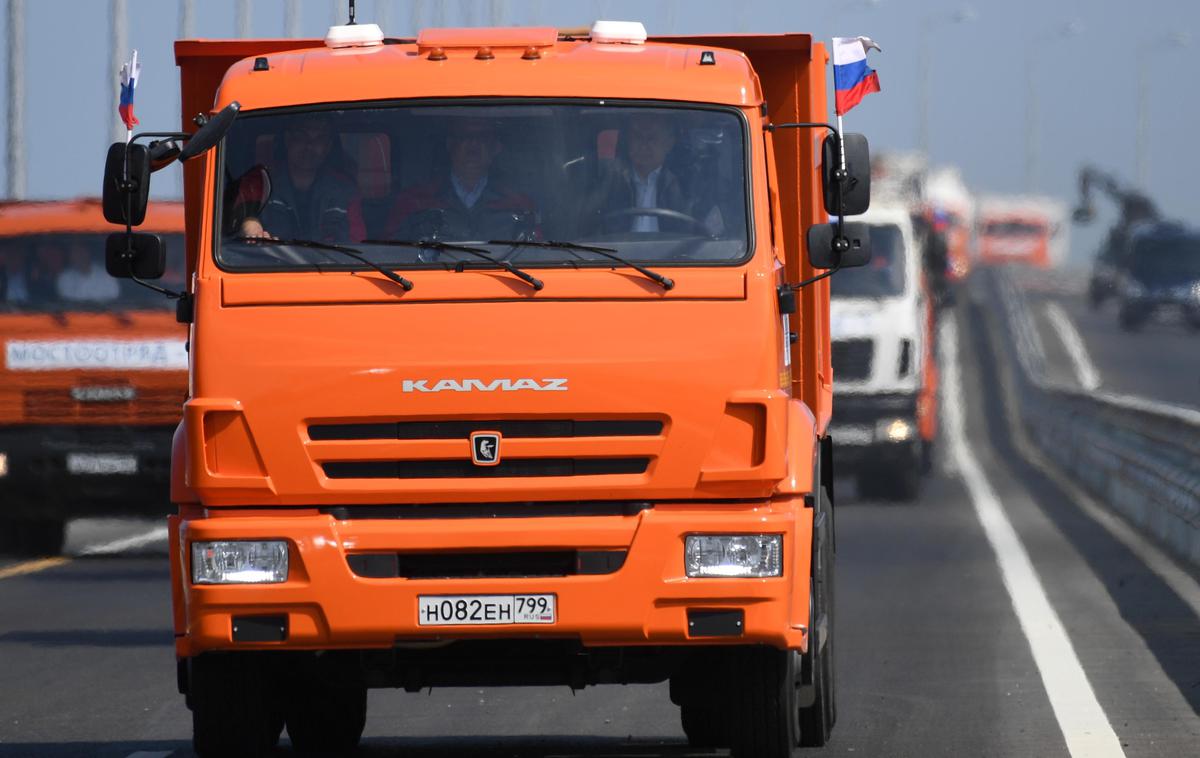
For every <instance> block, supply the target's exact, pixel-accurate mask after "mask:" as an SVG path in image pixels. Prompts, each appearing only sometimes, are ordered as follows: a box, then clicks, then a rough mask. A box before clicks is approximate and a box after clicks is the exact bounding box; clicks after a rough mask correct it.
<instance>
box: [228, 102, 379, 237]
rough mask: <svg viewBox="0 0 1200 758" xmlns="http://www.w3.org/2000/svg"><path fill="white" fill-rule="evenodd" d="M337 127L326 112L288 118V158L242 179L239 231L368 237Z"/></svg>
mask: <svg viewBox="0 0 1200 758" xmlns="http://www.w3.org/2000/svg"><path fill="white" fill-rule="evenodd" d="M337 143H338V140H337V136H336V135H335V134H334V132H333V125H332V124H331V122H330V120H329V117H328V116H327V115H326V114H324V113H306V114H301V115H299V116H295V117H293V118H291V119H289V121H288V125H287V126H286V127H285V129H284V131H283V150H282V151H281V152H282V160H279V161H278V165H272V166H271V168H270V170H268V169H266V168H264V167H263V166H261V165H259V166H255V167H253V168H251V169H250V170H249V171H247V172H246V173H245V174H244V175H243V176H242V177H241V178H240V179H239V180H238V182H237V195H236V197H235V198H234V201H233V214H232V216H233V220H234V229H235V231H234V233H235V234H237V235H239V236H243V237H258V238H266V239H306V240H316V241H318V242H357V241H359V240H362V239H363V238H364V237H365V236H366V231H365V225H364V223H363V216H362V200H361V197H360V196H359V194H358V189H357V187H356V186H355V184H354V180H353V179H352V178H351V177H350V176H349V175H348V174H347V173H346V172H345V170H344V169H343V168H342V164H343V163H345V155H344V154H343V153H342V151H341V149H340V148H338V147H337Z"/></svg>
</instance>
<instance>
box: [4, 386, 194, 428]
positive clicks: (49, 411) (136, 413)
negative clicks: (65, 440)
mask: <svg viewBox="0 0 1200 758" xmlns="http://www.w3.org/2000/svg"><path fill="white" fill-rule="evenodd" d="M186 399H187V393H186V392H185V391H184V390H183V389H182V388H181V389H139V390H137V394H136V395H135V397H134V398H133V399H131V400H124V399H118V400H115V401H105V402H89V401H83V402H81V401H79V400H76V399H75V397H74V396H73V395H72V392H71V389H70V388H67V387H55V388H51V389H30V390H26V391H25V393H24V411H25V418H26V419H27V420H28V421H34V422H44V421H51V422H61V423H71V422H89V421H121V422H131V423H132V422H139V421H170V420H175V419H178V418H179V417H180V416H182V415H183V403H184V401H185V400H186Z"/></svg>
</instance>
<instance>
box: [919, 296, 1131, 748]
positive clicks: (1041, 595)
mask: <svg viewBox="0 0 1200 758" xmlns="http://www.w3.org/2000/svg"><path fill="white" fill-rule="evenodd" d="M940 343H941V346H942V350H943V359H944V360H943V367H942V371H943V372H944V373H943V376H944V379H945V388H946V394H945V397H944V400H945V408H944V414H945V419H946V429H945V432H946V437H947V442H948V447H949V452H950V456H951V458H952V459H953V460H954V462H955V465H956V466H957V468H958V472H959V475H960V476H961V477H962V480H963V484H964V485H965V486H966V488H967V492H968V494H969V495H970V497H971V503H972V505H973V506H974V508H975V514H976V516H977V517H978V519H979V523H980V524H981V525H982V526H983V530H984V533H985V534H986V535H987V538H988V542H989V543H990V544H991V546H992V550H993V552H994V553H995V554H996V563H997V564H998V565H999V566H1000V573H1001V576H1002V577H1003V580H1004V586H1005V588H1006V589H1007V590H1008V595H1009V598H1010V599H1011V600H1012V604H1013V610H1014V611H1015V613H1016V616H1017V620H1018V621H1019V622H1020V624H1021V631H1022V632H1024V634H1025V638H1026V639H1027V640H1028V641H1029V647H1030V650H1031V651H1032V653H1033V660H1034V662H1035V663H1036V664H1037V667H1038V673H1039V674H1041V677H1042V684H1043V686H1044V687H1045V688H1046V695H1047V696H1048V697H1049V699H1050V706H1051V708H1052V709H1053V710H1054V718H1055V719H1056V720H1057V721H1058V727H1059V729H1060V730H1061V731H1062V734H1063V738H1064V739H1065V740H1066V743H1067V751H1068V752H1069V753H1070V754H1071V756H1073V758H1124V756H1125V752H1124V751H1123V750H1122V749H1121V742H1120V740H1118V739H1117V735H1116V733H1115V732H1113V728H1112V725H1111V724H1110V723H1109V722H1108V717H1107V716H1105V714H1104V709H1103V708H1101V707H1100V703H1099V702H1098V701H1097V700H1096V693H1095V691H1094V690H1093V689H1092V685H1091V684H1090V683H1089V682H1088V679H1087V675H1086V674H1085V673H1084V671H1083V666H1082V665H1081V664H1080V663H1079V658H1078V656H1076V654H1075V649H1074V647H1072V645H1071V639H1070V638H1069V637H1068V636H1067V632H1066V630H1065V629H1064V628H1063V625H1062V621H1061V620H1060V619H1059V618H1058V614H1057V613H1055V611H1054V608H1053V607H1052V606H1051V605H1050V600H1049V598H1047V597H1046V590H1045V589H1044V588H1043V587H1042V583H1041V580H1040V579H1039V578H1038V575H1037V571H1036V570H1035V569H1034V567H1033V563H1032V562H1031V561H1030V560H1029V554H1028V553H1027V552H1026V551H1025V546H1024V545H1022V544H1021V538H1020V537H1019V536H1018V535H1017V532H1016V530H1015V529H1014V528H1013V525H1012V522H1010V521H1009V520H1008V516H1007V515H1006V514H1005V512H1004V507H1003V506H1001V505H1000V499H999V498H998V497H997V496H996V491H995V490H994V489H993V488H992V485H991V482H989V481H988V479H987V475H986V474H984V471H983V467H982V466H981V465H980V464H979V461H978V460H977V459H976V458H975V456H974V454H972V452H971V449H970V447H969V446H968V445H967V439H966V421H965V409H964V400H963V389H962V374H961V367H960V365H959V356H958V325H957V324H956V323H955V322H954V321H953V320H951V319H946V320H945V322H944V323H943V324H942V330H941V339H940Z"/></svg>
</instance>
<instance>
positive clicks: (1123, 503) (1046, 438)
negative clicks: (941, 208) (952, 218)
mask: <svg viewBox="0 0 1200 758" xmlns="http://www.w3.org/2000/svg"><path fill="white" fill-rule="evenodd" d="M983 273H984V274H985V281H984V282H983V285H984V287H983V288H984V289H985V290H986V291H987V292H986V295H985V296H990V297H991V298H992V302H993V303H999V304H1000V305H1001V308H1000V309H999V311H1000V312H1002V313H1003V314H1004V317H1005V319H1006V322H1007V324H1006V325H1007V329H992V330H991V335H992V339H993V340H994V341H996V342H997V344H996V345H995V347H996V348H997V350H1004V351H1005V352H1006V353H1007V354H1008V355H1010V356H1011V355H1015V356H1016V358H1017V361H1016V363H1017V365H1018V366H1019V367H1020V370H1018V371H1014V372H1013V374H1014V376H1015V381H1016V383H1017V384H1016V387H1017V392H1016V395H1017V398H1018V402H1017V403H1016V405H1017V408H1016V410H1017V412H1018V414H1019V418H1020V420H1021V423H1022V424H1023V426H1024V427H1025V429H1026V432H1027V433H1028V436H1029V437H1030V439H1031V440H1032V441H1033V443H1034V444H1035V445H1037V447H1038V449H1039V452H1040V453H1041V454H1042V455H1044V456H1045V457H1047V458H1049V459H1050V460H1051V461H1053V462H1054V463H1055V464H1057V465H1058V467H1059V468H1061V469H1062V470H1064V471H1065V472H1066V473H1068V474H1069V475H1070V476H1071V477H1072V478H1073V479H1074V480H1075V481H1076V482H1077V483H1078V484H1080V485H1081V486H1082V487H1083V488H1084V489H1086V490H1088V491H1089V492H1091V493H1092V494H1093V495H1095V496H1096V497H1097V498H1098V499H1100V500H1101V501H1103V502H1105V503H1107V504H1109V505H1110V506H1112V507H1113V508H1115V509H1116V510H1118V511H1119V512H1121V513H1122V514H1123V515H1124V516H1125V517H1126V518H1127V519H1128V520H1129V521H1130V522H1132V523H1133V524H1135V525H1136V526H1138V527H1139V528H1140V529H1142V531H1144V532H1146V533H1148V534H1151V535H1153V536H1154V537H1156V538H1157V539H1158V540H1159V541H1160V542H1162V543H1163V544H1165V545H1166V546H1168V547H1169V548H1170V550H1171V551H1172V552H1173V553H1174V554H1175V555H1177V556H1178V557H1180V558H1182V559H1183V560H1185V561H1188V562H1189V563H1191V564H1193V565H1197V566H1200V411H1194V410H1189V409H1186V408H1179V407H1176V406H1170V405H1166V404H1163V403H1157V402H1154V401H1153V400H1149V399H1145V398H1138V397H1130V396H1124V395H1116V394H1111V393H1105V392H1088V391H1085V390H1082V389H1080V388H1077V387H1071V386H1067V385H1063V384H1061V383H1058V382H1054V381H1052V380H1050V379H1049V378H1048V374H1047V371H1046V365H1045V353H1044V350H1043V346H1042V344H1041V338H1040V336H1039V333H1038V331H1037V328H1036V326H1035V325H1034V323H1033V319H1032V315H1031V311H1030V309H1029V306H1028V302H1027V301H1026V298H1025V295H1024V293H1023V291H1022V290H1021V289H1020V288H1019V287H1018V286H1016V284H1015V283H1014V281H1013V278H1012V276H1011V274H1010V273H1008V272H1007V271H1005V270H992V271H987V272H983Z"/></svg>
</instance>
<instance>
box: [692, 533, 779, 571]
mask: <svg viewBox="0 0 1200 758" xmlns="http://www.w3.org/2000/svg"><path fill="white" fill-rule="evenodd" d="M684 565H685V566H686V568H687V575H688V576H689V577H693V578H695V577H721V578H726V579H729V578H761V577H769V576H782V575H783V535H782V534H692V535H688V537H687V538H686V540H685V541H684Z"/></svg>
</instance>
